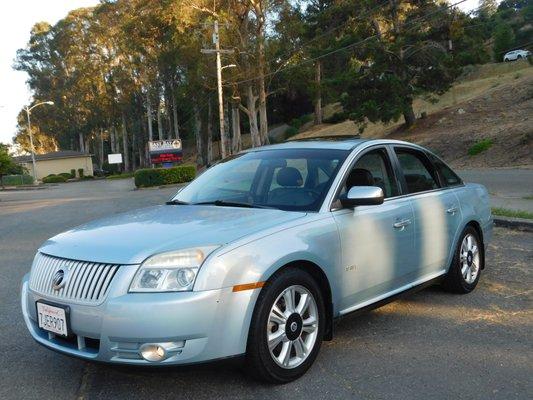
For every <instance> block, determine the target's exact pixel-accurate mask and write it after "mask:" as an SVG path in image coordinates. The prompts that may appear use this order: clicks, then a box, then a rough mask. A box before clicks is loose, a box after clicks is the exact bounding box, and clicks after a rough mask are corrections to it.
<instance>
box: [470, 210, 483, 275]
mask: <svg viewBox="0 0 533 400" xmlns="http://www.w3.org/2000/svg"><path fill="white" fill-rule="evenodd" d="M466 226H471V227H472V228H474V229H475V230H476V232H477V234H478V236H479V239H480V240H481V245H482V246H483V250H484V249H485V242H484V240H483V230H482V229H481V225H479V222H477V221H474V220H472V221H470V222H469V223H468V224H466ZM481 254H482V260H481V269H485V256H484V254H485V251H482V252H481Z"/></svg>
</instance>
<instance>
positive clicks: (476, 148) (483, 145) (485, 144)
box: [468, 139, 493, 156]
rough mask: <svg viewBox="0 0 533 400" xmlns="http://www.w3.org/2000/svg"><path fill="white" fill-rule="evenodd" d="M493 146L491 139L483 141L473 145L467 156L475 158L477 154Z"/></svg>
mask: <svg viewBox="0 0 533 400" xmlns="http://www.w3.org/2000/svg"><path fill="white" fill-rule="evenodd" d="M492 145H493V142H492V139H483V140H480V141H479V142H477V143H476V144H474V145H473V146H472V147H470V148H469V149H468V154H469V155H471V156H475V155H477V154H479V153H482V152H484V151H485V150H488V149H489V148H490V147H491V146H492Z"/></svg>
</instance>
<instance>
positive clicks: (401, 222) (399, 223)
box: [392, 219, 411, 231]
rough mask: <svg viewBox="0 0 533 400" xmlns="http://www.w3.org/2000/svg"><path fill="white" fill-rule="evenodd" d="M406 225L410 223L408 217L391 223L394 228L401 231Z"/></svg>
mask: <svg viewBox="0 0 533 400" xmlns="http://www.w3.org/2000/svg"><path fill="white" fill-rule="evenodd" d="M408 225H411V220H410V219H402V220H399V221H396V222H395V223H394V224H392V226H393V227H394V228H395V229H401V230H402V231H403V230H404V229H405V227H406V226H408Z"/></svg>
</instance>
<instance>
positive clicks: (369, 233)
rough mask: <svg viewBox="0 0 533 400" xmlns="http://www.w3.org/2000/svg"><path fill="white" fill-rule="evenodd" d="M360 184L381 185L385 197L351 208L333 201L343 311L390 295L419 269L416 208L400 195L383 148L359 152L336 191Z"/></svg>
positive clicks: (386, 152) (387, 152)
mask: <svg viewBox="0 0 533 400" xmlns="http://www.w3.org/2000/svg"><path fill="white" fill-rule="evenodd" d="M354 171H355V172H354ZM350 174H352V175H350ZM355 175H358V176H359V178H357V176H355ZM354 176H355V178H354ZM350 177H351V178H352V179H350ZM363 178H364V179H363ZM358 185H359V186H379V187H381V188H382V189H383V192H384V194H385V201H384V203H383V204H380V205H375V206H358V207H355V208H353V209H344V208H342V206H341V205H340V203H339V202H336V203H334V204H335V207H338V208H337V209H336V210H334V211H333V212H332V214H333V217H334V218H335V221H336V223H337V226H338V229H339V236H340V241H341V249H342V251H341V264H342V265H341V268H340V270H339V271H337V280H338V282H340V284H339V286H340V289H341V296H340V297H341V304H339V309H340V310H341V311H340V312H341V314H344V313H346V312H350V311H353V310H355V309H358V308H361V307H364V306H365V305H367V304H370V303H373V302H375V301H378V300H380V299H381V298H383V297H386V295H387V294H389V293H390V292H392V291H394V290H395V289H398V288H400V287H402V286H403V285H405V284H406V283H408V282H409V281H410V280H411V277H410V275H412V274H413V272H416V265H415V260H414V259H413V255H414V254H415V252H414V230H413V224H412V221H413V212H412V210H411V204H410V201H409V198H403V197H401V196H400V195H401V193H400V190H399V189H400V188H399V183H398V180H397V178H396V176H395V173H394V169H393V168H392V164H391V161H390V153H389V151H388V150H387V148H386V147H385V146H378V147H373V148H371V149H369V150H366V151H365V152H364V153H363V154H361V155H360V156H358V158H357V159H356V160H355V162H354V164H353V165H352V166H351V168H350V170H349V172H348V173H347V175H346V176H345V177H344V183H343V185H342V187H341V191H340V193H339V194H338V195H340V194H342V193H343V192H345V191H346V190H348V189H349V187H348V186H350V187H351V186H358Z"/></svg>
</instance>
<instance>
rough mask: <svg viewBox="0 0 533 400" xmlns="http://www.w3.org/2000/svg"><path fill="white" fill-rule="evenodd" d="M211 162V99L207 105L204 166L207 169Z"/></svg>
mask: <svg viewBox="0 0 533 400" xmlns="http://www.w3.org/2000/svg"><path fill="white" fill-rule="evenodd" d="M212 162H213V106H212V102H211V99H209V100H208V103H207V157H206V165H207V166H208V167H209V166H211V163H212Z"/></svg>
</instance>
